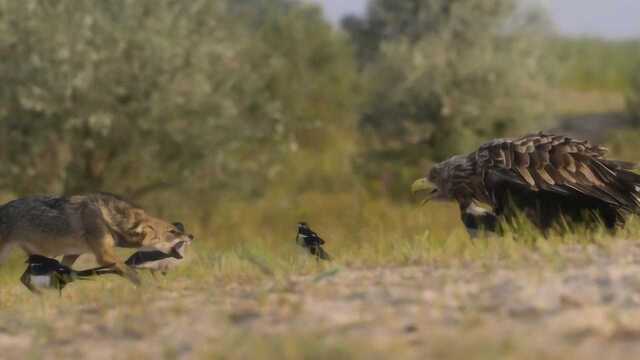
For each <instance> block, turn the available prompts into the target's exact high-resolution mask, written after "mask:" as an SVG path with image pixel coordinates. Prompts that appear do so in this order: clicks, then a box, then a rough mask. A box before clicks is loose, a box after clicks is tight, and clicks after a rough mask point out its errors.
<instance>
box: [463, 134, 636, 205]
mask: <svg viewBox="0 0 640 360" xmlns="http://www.w3.org/2000/svg"><path fill="white" fill-rule="evenodd" d="M606 153H607V149H606V148H605V147H603V146H599V145H592V144H590V143H589V142H588V141H586V140H576V139H572V138H569V137H566V136H559V135H547V134H542V133H540V134H534V135H527V136H524V137H521V138H519V139H515V140H511V139H499V140H494V141H492V142H490V143H487V144H485V145H483V146H481V147H480V149H478V151H476V152H475V168H476V169H475V170H476V173H480V174H483V178H484V181H485V187H486V188H488V189H490V188H491V187H493V186H497V185H498V183H503V182H511V183H514V184H517V185H519V186H522V187H524V188H528V189H529V190H531V191H549V192H553V193H556V194H559V195H571V194H580V195H583V196H588V197H592V198H595V199H599V200H601V201H603V202H605V203H608V204H611V205H612V206H616V207H620V208H622V209H625V210H628V211H635V210H638V209H640V192H639V191H638V190H640V176H638V175H637V174H635V173H633V172H631V171H630V169H631V168H633V167H634V165H633V164H630V163H625V162H620V161H613V160H607V159H605V158H604V156H605V155H606Z"/></svg>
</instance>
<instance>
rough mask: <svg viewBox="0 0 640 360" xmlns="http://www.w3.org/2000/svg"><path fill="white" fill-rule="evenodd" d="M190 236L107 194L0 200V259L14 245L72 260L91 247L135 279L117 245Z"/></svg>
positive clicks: (152, 244) (170, 242)
mask: <svg viewBox="0 0 640 360" xmlns="http://www.w3.org/2000/svg"><path fill="white" fill-rule="evenodd" d="M192 238H193V237H192V236H191V235H188V234H185V233H184V232H183V231H180V229H178V228H176V227H175V226H174V225H172V224H170V223H168V222H166V221H163V220H160V219H157V218H155V217H152V216H150V215H149V214H147V213H146V212H145V211H144V210H142V209H140V208H138V207H135V206H133V205H132V204H131V203H129V202H127V201H125V200H123V199H121V198H119V197H117V196H115V195H111V194H104V193H96V194H89V195H77V196H70V197H51V196H39V197H26V198H21V199H17V200H13V201H10V202H8V203H6V204H4V205H2V206H0V260H1V259H2V258H3V255H6V253H7V252H8V250H9V249H10V248H11V247H12V246H13V245H17V246H19V247H21V248H22V249H23V250H24V251H25V252H26V253H27V254H29V255H43V256H48V257H56V256H64V258H63V260H62V262H63V264H65V265H67V266H71V265H72V264H73V262H74V261H75V260H76V259H77V258H78V257H79V256H80V255H81V254H84V253H93V255H95V257H96V261H97V262H98V263H99V264H100V265H102V266H113V268H114V270H115V271H116V272H117V273H118V274H120V275H122V276H125V277H126V278H128V279H129V280H131V281H132V282H134V283H135V284H138V283H139V282H140V281H139V278H138V276H137V274H136V272H135V270H133V269H131V268H130V267H128V266H127V265H125V263H124V262H123V261H122V260H120V258H118V257H117V256H116V254H115V251H114V248H115V247H124V248H140V247H145V248H155V249H158V250H160V251H162V252H165V253H170V252H171V250H172V247H173V246H174V245H175V244H176V243H178V242H180V241H184V240H190V239H192Z"/></svg>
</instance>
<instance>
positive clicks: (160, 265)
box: [125, 223, 193, 277]
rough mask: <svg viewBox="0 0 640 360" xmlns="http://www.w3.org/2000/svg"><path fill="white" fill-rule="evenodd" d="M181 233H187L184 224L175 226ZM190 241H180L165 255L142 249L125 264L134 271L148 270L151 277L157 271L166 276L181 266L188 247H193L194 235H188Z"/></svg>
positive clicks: (156, 251)
mask: <svg viewBox="0 0 640 360" xmlns="http://www.w3.org/2000/svg"><path fill="white" fill-rule="evenodd" d="M173 225H174V226H175V227H176V229H177V230H178V231H180V232H181V233H184V232H185V228H184V225H183V224H182V223H174V224H173ZM188 237H189V240H188V241H186V240H185V241H179V242H177V243H176V244H175V245H173V247H172V248H171V252H170V253H169V254H165V253H163V252H162V251H158V250H146V249H142V250H139V251H136V252H135V253H133V255H131V256H130V257H129V258H128V259H127V260H126V261H125V264H127V265H128V266H130V267H132V268H134V269H147V270H150V271H151V275H153V276H154V277H155V276H156V271H160V273H161V274H162V275H166V274H167V271H169V270H170V269H172V268H174V267H176V266H177V265H178V264H180V263H181V262H182V261H183V260H184V257H185V252H186V250H187V247H189V245H191V241H192V240H193V235H188Z"/></svg>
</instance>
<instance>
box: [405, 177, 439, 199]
mask: <svg viewBox="0 0 640 360" xmlns="http://www.w3.org/2000/svg"><path fill="white" fill-rule="evenodd" d="M423 191H424V192H427V196H426V197H425V198H424V200H422V205H424V204H426V203H427V202H429V200H431V199H432V198H433V197H434V196H435V195H436V193H437V192H438V188H437V187H435V186H434V185H433V184H432V183H431V182H430V181H429V180H427V178H421V179H418V180H416V181H414V182H413V184H412V185H411V192H412V193H413V194H414V195H415V194H416V193H419V192H423Z"/></svg>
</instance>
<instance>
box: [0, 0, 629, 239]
mask: <svg viewBox="0 0 640 360" xmlns="http://www.w3.org/2000/svg"><path fill="white" fill-rule="evenodd" d="M0 56H1V58H2V61H0V83H1V84H2V86H1V87H0V164H1V165H2V171H0V192H1V196H0V197H2V198H3V199H4V200H9V199H11V198H14V197H17V196H26V195H31V194H43V193H47V194H48V193H56V194H71V193H80V192H90V191H98V190H101V191H109V192H114V193H118V194H122V195H124V196H126V197H129V198H131V199H132V200H134V201H135V202H138V203H140V204H142V205H144V206H145V207H147V208H149V210H150V211H152V212H154V213H156V214H159V215H161V216H166V217H170V218H172V219H174V218H175V219H178V218H179V219H183V221H185V222H186V223H187V224H188V226H190V227H191V228H195V231H196V232H198V233H199V234H200V235H202V236H201V237H207V238H215V239H216V240H217V241H219V242H220V243H221V244H224V243H229V244H234V243H237V242H241V241H249V240H255V239H254V238H252V237H255V236H256V235H255V233H256V232H255V231H253V230H255V229H256V228H258V227H268V228H269V229H271V230H273V231H275V232H276V233H278V232H281V233H282V234H287V233H288V232H293V231H294V230H293V224H295V222H296V221H298V220H300V219H303V218H304V219H307V220H309V221H311V222H312V224H313V223H315V222H318V223H320V224H321V225H322V226H324V227H325V228H331V227H335V226H336V224H337V225H342V228H344V229H349V228H351V229H353V228H354V227H362V226H366V225H370V226H378V227H383V226H384V221H383V220H385V217H386V216H387V215H386V214H387V213H390V212H393V211H394V210H396V209H401V210H398V211H399V212H400V213H402V214H406V213H407V211H406V208H407V207H408V206H412V205H411V204H410V203H409V202H408V201H409V200H410V197H409V194H408V191H407V188H408V186H407V184H410V181H411V180H412V179H413V178H415V177H416V176H418V175H420V174H422V173H423V172H424V171H425V170H426V169H427V168H428V166H429V165H430V164H431V163H432V162H434V161H439V160H442V159H444V158H446V157H448V156H450V155H451V154H454V153H460V152H465V151H469V150H472V149H473V148H474V147H475V146H477V145H478V144H480V143H481V142H483V141H485V140H487V139H490V138H493V137H499V136H512V135H519V134H523V133H525V132H528V131H539V130H546V129H552V128H556V129H559V130H562V131H566V132H570V133H574V134H577V135H580V136H586V137H593V136H597V138H596V139H595V140H598V141H604V142H605V143H607V144H608V145H610V146H611V147H612V148H613V150H614V151H615V152H616V153H617V154H619V155H620V156H622V157H625V158H630V159H634V158H635V160H638V159H640V157H638V156H637V155H638V152H637V150H636V148H637V147H635V146H633V145H635V143H636V142H637V137H638V136H640V130H636V128H637V127H638V126H640V41H605V40H597V39H576V38H564V37H561V36H559V35H557V34H556V33H554V31H553V26H551V24H550V21H549V20H548V17H547V16H546V14H545V13H544V11H542V10H541V9H537V8H526V7H523V6H520V5H519V3H518V2H517V1H516V0H456V1H450V0H406V1H396V0H370V1H369V4H368V10H367V11H366V13H365V14H364V15H361V16H357V17H356V16H351V17H348V18H345V19H344V20H343V21H342V24H341V25H340V26H334V25H332V24H331V23H329V22H328V21H327V20H325V18H324V17H323V15H322V12H321V10H320V9H319V8H318V7H316V6H313V5H309V4H305V3H300V2H297V1H293V0H193V1H183V2H181V1H170V0H110V1H94V0H77V1H60V2H52V1H38V0H22V1H14V0H0ZM584 117H586V120H584V122H582V120H583V118H584ZM611 119H613V120H611ZM585 129H590V132H589V131H586V130H585ZM433 209H435V208H433ZM433 209H432V208H428V209H427V210H426V211H427V212H428V211H430V210H433ZM445 209H448V208H446V207H445ZM447 211H452V210H451V209H448V210H446V211H445V214H448V212H447ZM451 214H454V213H453V212H451ZM438 216H441V215H438ZM454 218H457V215H455V216H454ZM389 219H390V218H389ZM394 219H395V220H393V221H396V222H398V221H400V220H399V219H398V218H394ZM389 221H391V220H389ZM456 223H457V222H456ZM396 225H398V226H402V225H401V224H396ZM242 228H245V229H252V231H243V230H242ZM238 229H240V230H238ZM205 234H206V236H205ZM348 234H349V232H345V234H344V236H348ZM283 236H285V235H283ZM361 238H363V239H364V238H366V237H361ZM286 240H291V239H289V238H286ZM363 241H364V240H363Z"/></svg>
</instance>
